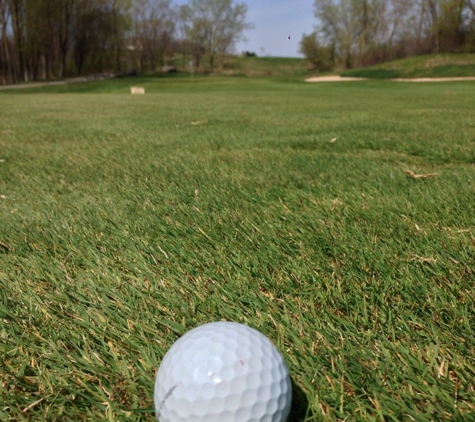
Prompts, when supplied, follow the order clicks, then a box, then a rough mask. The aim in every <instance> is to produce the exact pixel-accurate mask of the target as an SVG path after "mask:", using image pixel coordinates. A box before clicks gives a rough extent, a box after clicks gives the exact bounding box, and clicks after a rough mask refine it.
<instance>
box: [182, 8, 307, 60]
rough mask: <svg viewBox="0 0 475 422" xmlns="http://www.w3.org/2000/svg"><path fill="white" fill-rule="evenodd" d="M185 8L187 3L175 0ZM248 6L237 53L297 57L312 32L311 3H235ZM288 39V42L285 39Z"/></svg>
mask: <svg viewBox="0 0 475 422" xmlns="http://www.w3.org/2000/svg"><path fill="white" fill-rule="evenodd" d="M174 3H175V4H185V3H187V1H186V0H174ZM235 3H246V4H247V21H248V22H249V23H252V24H253V25H254V28H253V29H250V30H248V31H246V33H245V36H246V38H247V42H245V43H243V42H240V43H239V44H238V45H237V46H236V50H237V52H238V53H240V52H242V51H245V50H248V51H253V52H255V53H256V54H257V55H258V56H280V57H300V56H301V55H300V54H299V52H298V50H299V43H300V40H301V39H302V35H303V34H304V33H306V34H309V33H310V32H312V31H313V30H314V26H315V24H316V18H315V17H314V15H313V0H235ZM289 35H290V40H289V39H288V36H289Z"/></svg>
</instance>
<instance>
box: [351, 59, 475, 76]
mask: <svg viewBox="0 0 475 422" xmlns="http://www.w3.org/2000/svg"><path fill="white" fill-rule="evenodd" d="M342 76H353V77H362V78H370V79H392V78H442V77H460V76H475V54H435V55H427V56H412V57H408V58H405V59H401V60H394V61H390V62H385V63H382V64H379V65H376V66H370V67H365V68H361V69H351V70H347V71H345V72H343V73H342Z"/></svg>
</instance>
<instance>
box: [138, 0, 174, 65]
mask: <svg viewBox="0 0 475 422" xmlns="http://www.w3.org/2000/svg"><path fill="white" fill-rule="evenodd" d="M133 16H134V45H133V49H134V50H137V51H138V52H139V54H140V68H141V70H142V71H143V70H145V64H146V62H148V63H149V68H150V69H151V70H155V69H156V67H157V66H158V65H159V66H162V65H163V64H164V63H165V60H166V57H167V56H168V55H169V54H170V48H171V43H172V41H173V34H174V32H175V15H174V12H173V10H172V8H171V0H136V2H135V4H134V9H133Z"/></svg>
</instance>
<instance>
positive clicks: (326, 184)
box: [0, 78, 475, 422]
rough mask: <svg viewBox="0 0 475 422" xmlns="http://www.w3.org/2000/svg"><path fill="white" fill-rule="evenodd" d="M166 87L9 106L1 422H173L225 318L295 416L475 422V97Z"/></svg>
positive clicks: (395, 89) (3, 182)
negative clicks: (255, 349) (184, 359)
mask: <svg viewBox="0 0 475 422" xmlns="http://www.w3.org/2000/svg"><path fill="white" fill-rule="evenodd" d="M143 82H144V84H146V90H147V94H146V95H144V96H131V95H130V94H129V93H128V89H127V88H128V86H130V85H131V84H133V85H136V80H126V79H124V80H120V81H107V82H103V83H100V84H99V83H98V84H95V83H93V84H90V85H74V86H67V87H54V88H50V93H46V89H45V88H43V89H38V90H37V91H36V93H35V92H30V93H27V94H13V93H2V94H1V95H0V242H1V243H0V339H1V341H0V365H1V370H0V377H1V378H0V385H1V389H0V419H5V420H8V419H11V420H45V419H46V420H84V419H91V420H106V419H110V420H125V419H128V420H152V419H153V417H154V414H153V408H152V396H153V382H154V374H155V371H156V369H157V367H158V365H159V363H160V360H161V358H162V357H163V355H164V353H165V352H166V351H167V350H168V348H169V347H170V346H171V344H172V343H173V342H174V341H175V340H176V339H177V338H178V337H179V336H180V335H182V334H183V333H184V332H186V331H187V330H189V329H191V328H193V327H195V326H196V325H198V324H201V323H205V322H209V321H214V320H222V319H225V320H232V321H238V322H242V323H246V324H249V325H250V326H252V327H255V328H257V329H259V330H261V331H262V332H263V333H265V334H266V335H268V336H269V337H270V338H271V339H272V340H273V341H274V342H275V344H276V345H277V347H278V348H279V349H280V351H281V352H282V353H283V355H284V357H285V359H286V361H287V363H288V365H289V368H290V372H291V375H292V378H293V382H294V404H293V409H292V418H291V421H296V422H310V421H316V420H326V421H338V420H341V421H342V420H361V421H363V420H372V421H383V420H385V421H386V420H388V421H390V420H394V421H396V420H409V419H411V420H417V421H428V420H434V419H437V420H470V418H472V417H473V415H474V412H475V383H474V379H475V358H474V356H475V340H474V339H475V335H474V334H475V333H474V330H475V311H474V309H475V300H474V299H475V295H474V291H473V280H474V277H475V265H474V263H475V224H474V223H475V222H474V215H475V202H474V200H473V198H475V172H474V164H475V125H474V122H473V109H474V107H475V84H471V83H464V82H462V83H456V84H445V83H443V84H437V85H435V84H429V85H423V86H422V85H414V84H411V85H410V86H408V85H402V84H391V83H388V82H363V83H359V82H358V83H352V84H349V85H348V84H344V83H342V84H339V83H336V84H303V83H279V82H277V81H275V80H247V79H242V78H241V79H239V78H235V79H232V78H221V79H220V78H215V79H204V78H201V79H200V78H194V79H191V78H190V79H187V78H182V79H177V78H175V79H164V78H162V79H160V78H155V79H153V78H150V79H144V80H143ZM62 90H76V91H78V92H82V94H79V93H71V92H70V93H61V92H60V91H62ZM407 171H412V172H414V173H415V174H427V173H436V174H438V176H436V177H432V178H420V179H413V178H412V177H409V176H408V174H407V173H406V172H407Z"/></svg>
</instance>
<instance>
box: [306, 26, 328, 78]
mask: <svg viewBox="0 0 475 422" xmlns="http://www.w3.org/2000/svg"><path fill="white" fill-rule="evenodd" d="M300 52H301V53H302V54H303V55H304V56H305V58H306V59H307V60H308V61H309V62H310V63H311V64H312V66H313V68H314V69H316V70H319V71H325V70H330V69H332V68H333V54H332V49H331V48H329V47H324V46H322V45H321V44H320V43H319V42H318V36H317V33H316V32H312V33H311V34H309V35H305V34H304V35H303V37H302V40H301V41H300Z"/></svg>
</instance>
